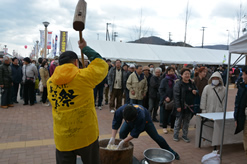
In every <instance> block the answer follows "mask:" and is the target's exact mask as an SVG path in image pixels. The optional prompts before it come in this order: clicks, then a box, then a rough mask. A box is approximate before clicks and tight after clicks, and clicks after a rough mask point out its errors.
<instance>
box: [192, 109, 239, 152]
mask: <svg viewBox="0 0 247 164" xmlns="http://www.w3.org/2000/svg"><path fill="white" fill-rule="evenodd" d="M223 116H224V113H223V112H218V113H199V114H197V115H196V140H195V146H196V147H201V146H209V145H210V146H217V145H220V144H221V137H222V123H223ZM234 132H235V122H234V117H233V112H226V121H225V132H224V142H223V144H234V143H242V142H243V133H239V134H237V135H234Z"/></svg>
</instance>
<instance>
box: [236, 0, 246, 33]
mask: <svg viewBox="0 0 247 164" xmlns="http://www.w3.org/2000/svg"><path fill="white" fill-rule="evenodd" d="M236 15H237V38H239V37H240V32H241V31H242V23H243V22H242V20H243V18H244V17H245V13H244V9H243V4H242V2H240V5H239V10H238V11H237V14H236Z"/></svg>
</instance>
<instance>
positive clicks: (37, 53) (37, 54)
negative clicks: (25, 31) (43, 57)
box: [36, 40, 39, 59]
mask: <svg viewBox="0 0 247 164" xmlns="http://www.w3.org/2000/svg"><path fill="white" fill-rule="evenodd" d="M36 43H37V51H36V59H38V57H39V46H38V44H39V41H38V40H37V41H36Z"/></svg>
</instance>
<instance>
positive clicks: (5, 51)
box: [4, 45, 7, 55]
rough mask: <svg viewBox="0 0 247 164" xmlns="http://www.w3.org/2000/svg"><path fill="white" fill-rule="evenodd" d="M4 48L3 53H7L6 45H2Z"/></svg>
mask: <svg viewBox="0 0 247 164" xmlns="http://www.w3.org/2000/svg"><path fill="white" fill-rule="evenodd" d="M4 47H5V49H4V55H6V54H7V45H4Z"/></svg>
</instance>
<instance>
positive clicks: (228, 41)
mask: <svg viewBox="0 0 247 164" xmlns="http://www.w3.org/2000/svg"><path fill="white" fill-rule="evenodd" d="M226 31H227V32H228V35H227V50H229V30H226Z"/></svg>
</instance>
